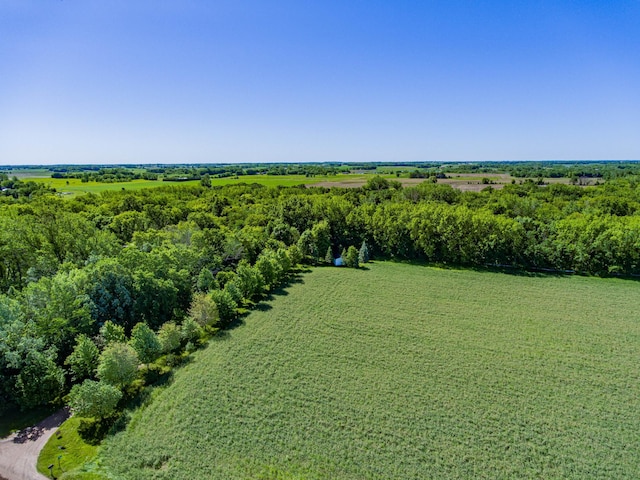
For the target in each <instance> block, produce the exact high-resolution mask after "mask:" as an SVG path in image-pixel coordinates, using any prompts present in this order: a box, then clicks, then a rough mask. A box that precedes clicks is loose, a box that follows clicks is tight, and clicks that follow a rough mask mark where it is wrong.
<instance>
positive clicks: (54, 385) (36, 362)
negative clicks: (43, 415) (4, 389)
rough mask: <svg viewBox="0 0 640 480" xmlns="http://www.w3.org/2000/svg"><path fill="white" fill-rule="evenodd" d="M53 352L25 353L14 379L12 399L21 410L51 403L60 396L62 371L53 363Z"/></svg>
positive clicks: (63, 383) (62, 378) (63, 380)
mask: <svg viewBox="0 0 640 480" xmlns="http://www.w3.org/2000/svg"><path fill="white" fill-rule="evenodd" d="M55 358H56V355H55V350H47V351H44V352H42V351H37V350H31V351H29V352H27V355H26V358H25V359H24V360H23V361H22V365H21V369H20V373H18V374H17V376H16V377H15V387H14V388H15V391H14V398H15V400H16V401H17V403H18V405H20V406H21V408H23V409H28V408H33V407H37V406H38V405H45V404H46V403H49V402H52V401H54V400H56V399H58V397H59V396H60V395H62V393H63V390H64V385H65V379H64V371H63V370H62V368H61V367H59V366H58V365H57V364H56V362H55Z"/></svg>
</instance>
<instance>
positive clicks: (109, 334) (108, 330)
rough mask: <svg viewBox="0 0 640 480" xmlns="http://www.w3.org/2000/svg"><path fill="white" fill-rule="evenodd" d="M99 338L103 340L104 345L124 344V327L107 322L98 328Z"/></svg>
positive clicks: (125, 337) (125, 339)
mask: <svg viewBox="0 0 640 480" xmlns="http://www.w3.org/2000/svg"><path fill="white" fill-rule="evenodd" d="M100 336H101V337H102V339H103V340H104V343H105V345H109V344H111V343H125V342H126V341H127V336H126V335H125V333H124V327H122V326H120V325H116V324H115V323H113V322H112V321H111V320H107V321H106V322H105V323H104V325H102V327H100Z"/></svg>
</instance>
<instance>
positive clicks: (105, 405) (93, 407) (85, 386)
mask: <svg viewBox="0 0 640 480" xmlns="http://www.w3.org/2000/svg"><path fill="white" fill-rule="evenodd" d="M121 398H122V392H121V391H120V390H118V389H117V388H116V387H114V386H113V385H109V384H108V383H104V382H96V381H94V380H85V381H84V382H83V383H81V384H80V385H74V387H73V388H72V389H71V392H70V393H69V405H70V407H71V409H72V410H73V413H74V414H75V415H77V416H79V417H91V418H97V419H101V418H105V417H108V416H110V415H111V414H112V413H113V412H114V411H115V409H116V406H117V405H118V402H119V401H120V399H121Z"/></svg>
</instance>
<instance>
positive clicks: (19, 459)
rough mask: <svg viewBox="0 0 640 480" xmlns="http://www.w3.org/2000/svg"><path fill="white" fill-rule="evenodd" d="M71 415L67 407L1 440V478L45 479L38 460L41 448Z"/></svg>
mask: <svg viewBox="0 0 640 480" xmlns="http://www.w3.org/2000/svg"><path fill="white" fill-rule="evenodd" d="M68 417H69V412H68V411H67V410H65V409H63V410H59V411H57V412H56V413H54V414H53V415H51V416H50V417H48V418H46V419H44V420H43V421H42V422H40V423H39V424H38V425H36V426H35V427H31V428H29V429H24V430H21V431H20V432H18V433H14V434H11V435H9V436H8V437H6V438H3V439H2V440H0V479H2V478H6V479H7V480H44V479H46V478H48V477H45V476H44V475H42V474H40V473H38V471H37V470H36V462H37V461H38V455H39V454H40V450H42V447H44V445H45V443H47V440H49V438H50V437H51V435H53V434H54V433H55V431H56V430H57V429H58V427H59V426H60V425H61V424H62V422H64V421H65V420H66V419H67V418H68Z"/></svg>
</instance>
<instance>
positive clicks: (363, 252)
mask: <svg viewBox="0 0 640 480" xmlns="http://www.w3.org/2000/svg"><path fill="white" fill-rule="evenodd" d="M368 261H369V247H367V243H366V242H365V241H363V242H362V246H361V247H360V251H359V252H358V262H360V263H367V262H368Z"/></svg>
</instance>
